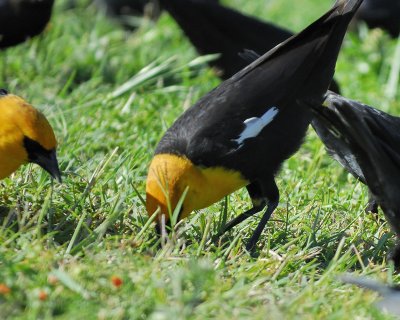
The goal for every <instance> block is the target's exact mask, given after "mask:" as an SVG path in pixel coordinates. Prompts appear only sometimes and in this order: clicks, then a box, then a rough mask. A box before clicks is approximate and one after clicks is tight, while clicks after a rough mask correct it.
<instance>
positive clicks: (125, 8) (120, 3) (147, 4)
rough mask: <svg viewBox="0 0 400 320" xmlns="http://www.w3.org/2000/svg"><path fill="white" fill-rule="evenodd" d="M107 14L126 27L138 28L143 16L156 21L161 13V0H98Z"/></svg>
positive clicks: (128, 28)
mask: <svg viewBox="0 0 400 320" xmlns="http://www.w3.org/2000/svg"><path fill="white" fill-rule="evenodd" d="M96 3H97V4H98V5H99V6H100V7H102V8H104V10H105V12H106V14H107V15H108V16H109V17H111V18H113V19H114V20H116V21H117V22H119V23H120V24H121V25H122V26H123V27H124V28H125V29H127V30H134V29H136V28H137V27H138V26H139V24H140V21H141V19H142V17H147V18H149V19H151V20H153V21H156V20H157V19H158V17H159V16H160V14H161V9H160V2H159V0H97V1H96Z"/></svg>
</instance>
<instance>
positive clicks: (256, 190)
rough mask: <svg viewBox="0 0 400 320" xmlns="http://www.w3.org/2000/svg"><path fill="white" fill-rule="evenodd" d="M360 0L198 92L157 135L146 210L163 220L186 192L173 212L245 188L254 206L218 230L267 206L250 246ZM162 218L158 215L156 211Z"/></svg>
mask: <svg viewBox="0 0 400 320" xmlns="http://www.w3.org/2000/svg"><path fill="white" fill-rule="evenodd" d="M361 2H362V0H340V1H337V3H336V4H335V6H334V7H333V8H332V9H331V10H329V11H328V12H327V13H326V14H325V15H323V16H322V17H321V18H320V19H318V20H317V21H316V22H314V23H313V24H311V25H310V26H309V27H307V28H306V29H305V30H303V31H302V32H300V33H299V34H298V35H296V36H294V37H292V38H290V39H288V40H287V41H285V42H283V43H282V44H281V45H278V46H277V47H275V48H274V49H273V50H271V51H269V52H268V53H266V54H264V55H263V56H262V57H260V58H259V59H257V60H256V61H255V62H253V63H252V64H250V65H249V66H248V67H246V68H245V69H243V70H241V71H240V72H238V73H237V74H235V75H234V76H233V77H232V78H230V79H228V80H226V81H224V82H223V83H221V84H220V85H219V86H218V87H217V88H216V89H214V90H212V91H211V92H209V93H208V94H207V95H205V96H204V97H203V98H201V99H200V100H199V101H198V102H197V103H196V104H195V105H194V106H192V107H191V108H189V109H188V110H187V111H186V112H185V113H183V115H181V116H180V117H179V118H178V119H177V120H176V121H175V123H174V124H173V125H172V127H170V128H169V129H168V131H167V132H166V133H165V135H164V137H163V138H162V139H161V141H160V142H159V144H158V146H157V148H156V151H155V156H154V158H153V160H152V162H151V164H150V168H149V173H148V177H147V185H146V196H147V211H148V213H149V214H150V215H152V214H153V213H154V212H156V210H157V209H158V208H160V210H161V212H160V214H159V217H158V219H157V221H158V223H159V224H160V223H162V221H163V219H165V220H166V221H167V222H168V219H169V217H170V216H169V214H170V213H171V211H174V210H175V209H176V206H177V204H178V201H179V199H180V198H181V196H182V195H183V194H184V193H185V197H184V200H183V203H182V206H181V209H180V213H179V217H178V218H179V219H182V218H185V217H187V216H188V215H189V213H190V212H192V211H193V210H196V209H201V208H205V207H207V206H209V205H211V204H213V203H214V202H216V201H219V200H220V199H221V198H223V197H224V196H226V195H228V194H230V193H232V192H234V191H235V190H237V189H240V188H242V187H246V188H247V190H248V192H249V194H250V197H251V199H252V202H253V208H252V209H250V210H248V211H246V212H244V213H243V214H241V215H240V216H238V217H237V218H236V219H234V220H232V221H231V222H230V223H228V224H227V226H226V227H225V229H224V231H226V230H228V229H230V228H232V227H233V226H235V225H237V224H238V223H240V222H241V221H243V220H244V219H246V218H247V217H249V216H251V215H254V214H255V213H257V212H259V211H262V210H263V209H264V208H265V207H266V206H268V208H267V210H266V212H265V213H264V215H263V217H262V219H261V221H260V223H259V225H258V226H257V228H256V230H255V232H254V234H253V235H252V237H251V239H250V241H249V242H248V244H247V249H249V250H250V249H253V248H254V247H255V244H256V242H257V240H258V238H259V236H260V234H261V232H262V230H263V229H264V227H265V225H266V223H267V221H268V219H269V217H270V216H271V214H272V212H273V211H274V209H275V208H276V206H277V205H278V201H279V191H278V188H277V186H276V184H275V179H274V176H275V174H276V173H277V172H278V170H279V168H280V166H281V164H282V162H283V161H284V160H285V159H287V158H288V157H289V156H290V155H292V154H293V153H294V152H296V151H297V149H298V148H299V147H300V144H301V143H302V141H303V138H304V136H305V133H306V130H307V127H308V124H309V123H310V121H311V118H312V113H311V112H310V110H309V109H308V107H307V106H305V105H304V104H303V103H301V101H302V100H303V99H306V100H307V99H310V98H311V99H316V100H317V101H318V100H319V101H321V103H322V101H323V98H324V94H325V92H326V90H327V88H328V86H329V83H330V82H331V80H332V76H333V73H334V69H335V63H336V59H337V56H338V53H339V49H340V45H341V43H342V40H343V37H344V34H345V33H346V28H347V25H348V23H349V22H350V20H351V19H352V17H353V15H354V12H355V11H356V10H357V8H358V7H359V5H360V4H361ZM163 217H164V218H163Z"/></svg>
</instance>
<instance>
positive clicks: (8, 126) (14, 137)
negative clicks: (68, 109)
mask: <svg viewBox="0 0 400 320" xmlns="http://www.w3.org/2000/svg"><path fill="white" fill-rule="evenodd" d="M25 137H27V138H29V139H31V140H33V141H36V142H37V143H39V144H40V145H41V146H42V147H43V148H45V149H47V150H49V151H50V150H52V149H55V148H56V146H57V142H56V138H55V135H54V132H53V129H52V128H51V126H50V124H49V122H48V121H47V119H46V118H45V116H44V115H43V114H42V113H41V112H39V111H38V110H36V109H35V108H34V107H33V106H31V105H30V104H29V103H27V102H26V101H25V100H24V99H22V98H20V97H18V96H15V95H12V94H6V95H3V96H0V179H3V178H5V177H7V176H8V175H10V174H11V173H12V172H14V171H15V170H17V169H18V168H19V166H20V165H22V164H24V163H26V162H28V153H27V151H26V150H25V147H24V138H25Z"/></svg>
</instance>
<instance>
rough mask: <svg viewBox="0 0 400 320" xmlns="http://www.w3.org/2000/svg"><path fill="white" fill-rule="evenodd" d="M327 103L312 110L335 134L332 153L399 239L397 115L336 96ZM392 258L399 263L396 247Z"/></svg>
mask: <svg viewBox="0 0 400 320" xmlns="http://www.w3.org/2000/svg"><path fill="white" fill-rule="evenodd" d="M328 104H329V107H322V106H320V105H317V104H315V105H313V111H314V113H315V115H316V119H318V120H319V121H320V125H321V126H322V125H324V126H325V127H326V130H329V131H330V133H331V136H332V137H335V140H332V141H334V144H335V147H334V155H338V156H337V158H339V159H338V160H340V162H341V163H342V164H343V165H344V166H346V168H348V170H349V171H350V172H352V173H353V174H354V175H355V176H357V177H359V178H360V180H361V181H363V182H365V183H366V185H367V186H368V188H369V190H370V191H371V193H372V195H373V197H374V199H375V200H376V202H377V204H378V205H379V206H380V207H381V208H382V210H383V212H384V213H385V217H386V219H387V220H388V222H389V224H390V226H391V227H392V229H393V231H394V232H395V233H396V235H397V237H398V238H400V198H399V194H400V152H399V150H398V149H399V145H400V134H399V128H400V118H398V117H394V116H391V115H389V114H387V113H384V112H382V111H379V110H377V109H374V108H371V107H368V106H366V105H363V104H361V103H359V102H356V101H352V100H348V99H345V98H343V97H340V96H337V95H333V96H332V95H331V96H330V97H328ZM326 136H328V135H326ZM332 141H331V142H332ZM337 141H340V143H341V144H340V147H337V145H336V142H337ZM331 142H330V143H331ZM338 152H340V153H338ZM392 259H393V260H394V262H395V264H396V265H398V266H400V246H397V248H396V249H395V250H394V252H393V253H392Z"/></svg>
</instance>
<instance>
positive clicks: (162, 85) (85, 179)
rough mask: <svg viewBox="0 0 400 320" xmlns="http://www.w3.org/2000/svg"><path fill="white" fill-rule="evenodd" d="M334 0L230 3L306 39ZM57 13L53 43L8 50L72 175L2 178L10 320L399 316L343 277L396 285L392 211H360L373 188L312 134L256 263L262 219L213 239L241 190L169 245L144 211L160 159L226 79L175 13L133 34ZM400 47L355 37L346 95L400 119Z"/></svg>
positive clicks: (347, 58) (9, 71)
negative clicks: (167, 141)
mask: <svg viewBox="0 0 400 320" xmlns="http://www.w3.org/2000/svg"><path fill="white" fill-rule="evenodd" d="M226 2H228V1H226ZM331 2H332V1H328V0H324V1H320V2H318V4H317V5H316V4H315V1H312V0H304V1H298V2H296V1H289V0H269V1H261V0H260V1H244V0H234V1H233V0H232V1H229V3H230V5H232V6H234V7H236V8H241V9H243V10H244V11H245V12H248V13H253V14H257V15H258V16H259V17H262V18H264V19H266V20H271V21H275V22H276V23H279V24H280V25H283V26H286V27H288V28H291V29H293V30H296V31H298V30H301V28H303V27H305V26H306V25H307V24H308V23H310V22H311V21H312V20H313V19H315V18H317V17H318V16H319V15H321V14H322V13H323V12H324V11H325V10H327V9H328V8H329V7H330V5H331ZM57 5H58V6H57V7H56V10H55V13H54V16H53V19H52V23H51V26H50V28H49V29H48V30H47V32H45V34H44V35H43V36H42V37H40V38H36V39H33V40H32V41H30V42H27V43H25V44H23V45H21V46H18V47H16V48H12V49H10V50H8V51H7V52H3V53H1V54H0V55H2V56H6V57H0V58H2V59H0V64H1V68H2V71H4V73H5V75H6V78H5V79H3V84H2V87H7V88H8V89H9V90H10V91H11V92H13V93H16V94H18V95H21V96H23V97H24V98H26V99H27V100H29V101H30V102H32V103H33V104H34V105H35V106H37V107H39V108H40V109H41V110H43V112H44V113H45V114H46V115H47V117H48V119H49V120H50V122H51V123H52V125H53V127H54V129H55V132H56V135H57V137H58V139H59V151H58V154H59V159H60V162H61V168H62V171H63V172H64V183H63V184H52V182H51V180H50V178H49V176H48V175H47V174H46V173H45V172H43V171H42V170H40V169H39V168H38V167H37V166H31V165H29V166H24V167H23V168H21V169H20V170H19V171H18V172H17V173H15V174H13V175H12V176H11V177H10V178H8V179H5V180H3V181H1V182H0V184H1V187H0V202H1V205H2V209H1V211H0V216H1V219H0V221H1V223H0V284H5V285H6V286H7V287H9V288H10V289H11V290H10V292H9V293H7V294H0V319H52V318H56V319H157V320H158V319H209V318H216V319H266V318H268V319H299V318H300V319H343V318H348V319H355V318H357V319H368V318H369V319H387V318H390V317H389V316H388V315H385V314H383V313H381V312H380V311H378V310H377V309H376V308H375V307H374V305H373V302H374V301H376V300H377V299H378V297H377V295H376V294H374V293H370V292H366V291H363V290H361V289H359V288H356V287H354V286H350V285H345V284H342V283H340V282H339V281H338V280H337V276H338V275H340V274H342V273H343V272H352V271H354V272H355V273H357V274H364V275H369V276H371V277H373V278H379V279H381V280H382V281H386V282H389V283H391V282H396V281H398V280H399V278H398V276H397V274H395V273H394V272H393V270H392V268H391V266H390V265H389V264H388V263H387V261H386V254H387V253H388V251H389V250H390V248H391V247H392V245H393V243H394V237H393V235H392V234H391V233H390V230H389V227H388V226H387V224H386V223H385V221H384V220H383V214H382V212H380V214H379V216H378V217H375V216H373V215H370V214H366V213H364V207H365V205H366V202H367V196H368V195H367V189H366V188H365V186H363V185H362V184H360V183H359V182H357V181H356V180H355V179H354V178H353V177H351V176H350V175H349V174H347V173H346V172H345V171H344V170H343V169H342V168H341V167H340V166H339V165H338V164H337V163H336V162H334V161H333V160H332V159H330V158H329V157H328V156H327V155H326V153H325V151H324V148H323V146H322V144H321V142H320V141H319V140H318V139H317V137H316V135H315V133H314V132H313V131H312V130H310V131H309V135H308V136H307V140H306V142H305V144H304V145H303V147H302V148H301V150H300V151H299V152H298V153H297V154H296V155H295V156H293V157H292V158H291V159H289V160H288V161H287V162H286V163H285V164H284V166H283V168H282V170H281V172H280V174H279V176H278V178H277V182H278V185H279V188H280V192H281V202H280V205H279V207H278V209H277V210H276V212H275V213H274V216H273V219H272V220H271V221H270V222H269V223H268V228H267V230H266V231H265V232H264V233H263V235H262V239H261V244H262V245H263V248H262V250H261V251H260V257H259V258H258V259H253V258H251V257H250V256H249V255H248V254H247V253H246V252H245V251H244V243H245V241H246V240H247V239H248V238H249V237H250V235H251V232H252V230H253V229H254V228H255V226H256V224H257V221H258V218H257V217H256V218H254V219H249V221H246V222H245V223H242V224H241V225H240V226H238V227H237V228H236V229H235V230H234V231H233V232H231V233H230V234H228V235H227V236H226V237H225V240H226V241H225V242H224V243H220V244H214V243H212V242H211V241H210V238H211V236H212V235H213V234H215V233H216V232H217V230H218V227H219V222H220V220H221V219H223V217H224V214H228V218H231V217H233V216H235V215H237V214H239V213H240V212H242V211H243V210H245V209H246V208H248V207H249V205H250V201H249V198H248V196H247V194H246V192H245V191H244V190H240V191H238V192H236V193H235V194H233V195H231V196H229V197H228V198H227V199H226V200H225V201H222V202H221V203H218V204H215V205H213V206H211V207H210V208H207V209H204V210H201V212H198V213H196V214H194V215H192V217H191V218H190V219H187V220H185V221H182V223H180V224H179V225H180V226H179V228H178V229H177V231H176V232H175V234H174V235H173V236H172V238H171V239H169V240H168V242H167V244H166V245H165V246H164V247H163V248H162V249H158V242H157V238H156V235H155V233H154V228H153V225H152V224H150V223H148V222H149V221H148V217H147V214H146V211H145V207H144V205H143V197H144V196H145V179H146V174H147V166H148V164H149V162H150V160H151V157H152V152H153V150H154V148H155V146H156V144H157V142H158V140H159V139H160V138H161V136H162V135H163V133H164V132H165V130H166V129H167V128H168V127H169V126H170V125H171V124H172V122H173V121H174V119H176V118H177V117H178V115H179V114H181V113H182V112H183V110H184V109H185V108H187V107H189V106H190V105H191V104H193V103H194V102H196V101H197V99H198V98H199V97H201V96H202V95H203V94H205V93H206V92H208V91H209V90H211V89H212V88H214V87H215V86H216V85H217V84H218V83H219V80H218V79H217V78H216V77H215V75H214V74H213V72H212V71H211V70H210V69H208V68H207V66H206V64H205V60H206V59H198V58H197V55H196V53H195V51H194V50H193V48H192V47H191V45H190V44H189V43H188V41H187V40H186V39H185V38H184V37H183V36H182V34H181V32H180V31H179V29H178V28H177V26H176V25H175V23H174V22H173V21H172V19H170V18H169V17H168V16H167V15H166V14H165V15H163V16H162V17H161V19H160V20H159V21H158V23H156V24H151V23H149V24H147V25H144V26H143V27H142V28H140V29H139V30H138V31H137V32H136V33H133V34H131V33H125V32H124V31H122V30H121V29H119V27H118V26H117V25H114V24H113V23H112V22H110V21H109V20H108V19H107V18H105V17H104V16H103V15H102V14H101V13H98V12H96V10H95V9H94V8H93V7H92V6H87V5H85V4H80V7H79V8H76V9H73V10H68V11H66V10H63V3H58V4H57ZM395 49H396V40H391V39H389V37H388V36H387V35H386V34H384V33H383V32H382V31H379V30H373V31H369V30H367V29H365V28H363V29H362V30H361V31H360V32H359V33H358V34H349V35H348V37H347V38H346V40H345V43H344V47H343V50H342V53H341V55H340V58H339V61H338V65H337V72H336V78H337V80H338V81H339V83H340V85H341V88H342V91H343V94H344V95H346V96H347V97H349V98H353V99H358V100H361V101H363V102H365V103H369V104H371V105H373V106H376V107H378V108H382V109H383V110H386V111H390V112H391V113H393V114H399V113H400V104H399V96H400V94H399V90H398V88H399V85H398V83H396V77H394V76H393V74H394V75H396V71H397V73H398V70H396V69H395V68H397V67H398V66H396V64H395V63H393V61H396V60H395V58H394V55H395ZM4 61H6V62H7V63H6V65H4ZM391 73H392V76H391ZM390 79H391V80H390ZM396 100H397V102H396ZM112 276H117V277H120V278H121V279H122V281H123V283H122V285H121V286H120V287H116V286H114V285H113V282H112V281H111V277H112ZM44 294H45V295H47V296H46V297H45V298H46V299H43V300H41V299H40V297H42V298H43V296H44Z"/></svg>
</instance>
